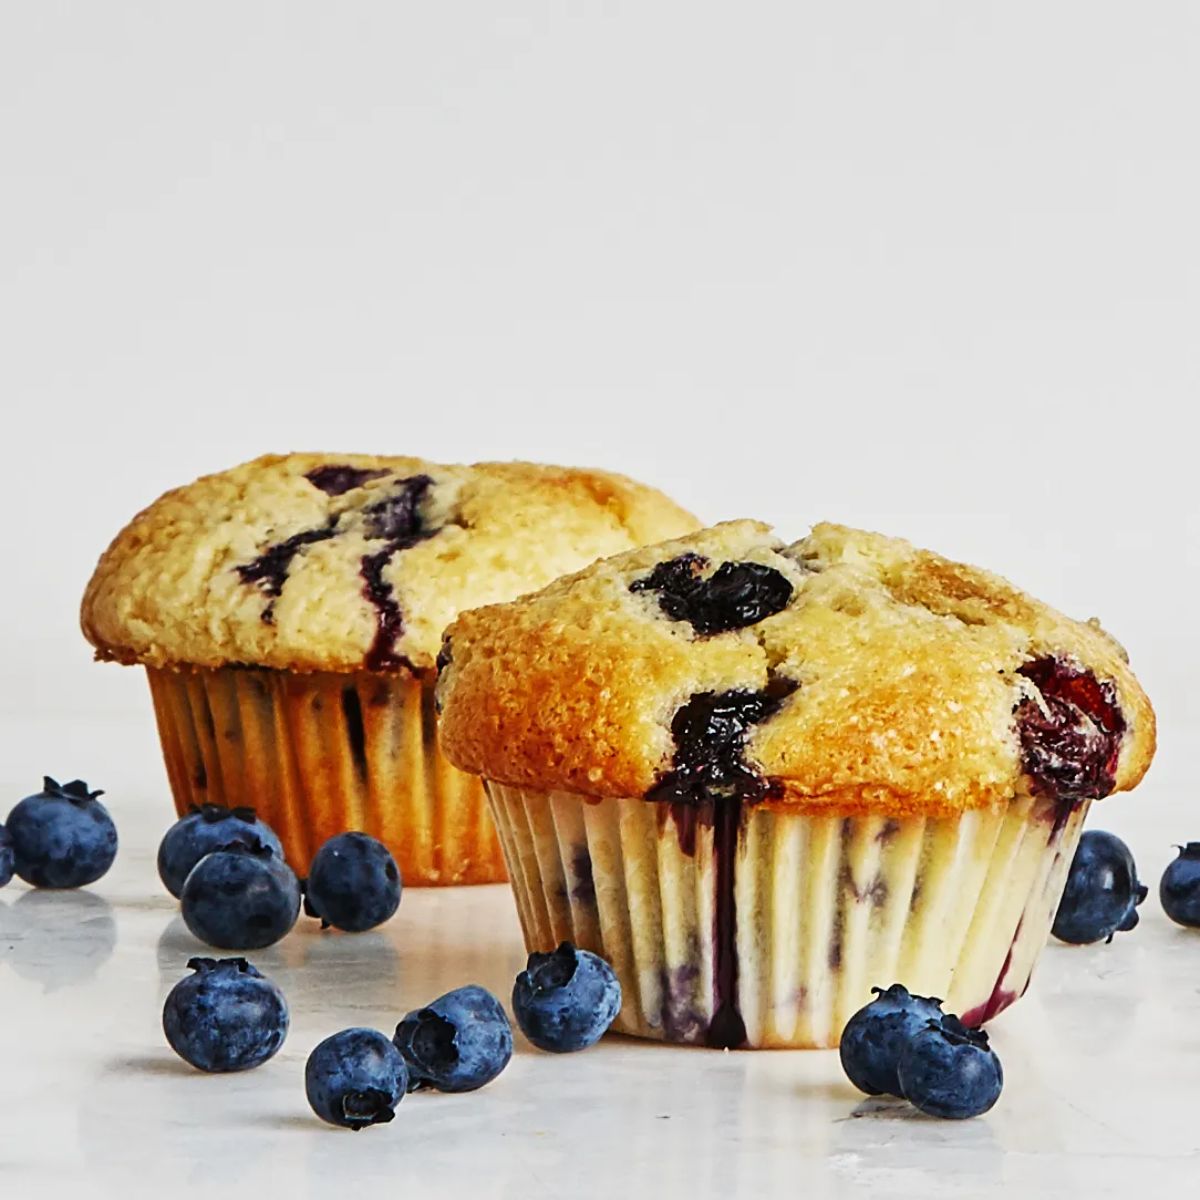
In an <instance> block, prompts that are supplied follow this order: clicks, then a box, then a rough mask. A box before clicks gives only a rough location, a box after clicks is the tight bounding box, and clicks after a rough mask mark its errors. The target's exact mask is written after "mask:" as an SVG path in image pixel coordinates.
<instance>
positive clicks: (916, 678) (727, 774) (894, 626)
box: [438, 521, 1155, 816]
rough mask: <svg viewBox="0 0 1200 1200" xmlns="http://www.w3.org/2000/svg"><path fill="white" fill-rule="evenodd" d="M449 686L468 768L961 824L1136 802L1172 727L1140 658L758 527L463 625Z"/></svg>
mask: <svg viewBox="0 0 1200 1200" xmlns="http://www.w3.org/2000/svg"><path fill="white" fill-rule="evenodd" d="M443 661H444V662H445V664H446V665H445V667H444V669H443V671H442V675H441V678H440V680H439V684H438V698H439V702H440V703H441V705H442V709H443V712H442V722H441V737H442V745H443V749H444V751H445V753H446V755H447V757H448V758H449V759H450V760H451V761H452V762H453V763H455V764H456V765H457V766H459V767H462V768H464V769H466V770H468V771H472V772H475V773H477V774H481V775H484V776H487V777H488V778H491V779H494V780H497V781H499V782H501V783H506V784H512V785H517V786H527V787H532V788H537V789H544V790H565V791H571V792H577V793H582V794H588V795H594V796H626V797H635V796H644V797H646V798H647V799H658V800H666V801H674V802H690V803H699V802H701V801H703V800H705V799H706V798H709V797H722V796H724V797H730V796H732V797H738V798H741V799H745V800H748V801H754V802H761V803H767V804H778V805H794V804H801V805H806V806H826V807H828V808H830V809H833V810H837V811H843V812H855V811H859V810H862V809H864V808H869V809H872V810H877V811H882V812H886V813H888V814H891V815H896V816H904V815H908V814H911V813H923V814H927V815H936V814H938V813H944V814H950V813H953V812H956V811H960V810H962V809H965V808H970V807H975V806H980V805H984V804H989V803H992V802H995V801H999V800H1004V799H1008V798H1011V797H1013V796H1015V795H1017V794H1030V793H1032V794H1035V795H1048V796H1051V797H1054V798H1056V799H1061V800H1064V801H1069V802H1074V801H1076V800H1080V799H1083V798H1085V797H1086V798H1096V797H1100V796H1104V795H1107V794H1108V793H1109V792H1112V791H1115V790H1120V789H1125V788H1130V787H1133V786H1134V784H1136V783H1137V782H1138V780H1139V779H1141V777H1142V775H1143V774H1144V773H1145V771H1146V768H1147V766H1148V765H1149V763H1150V759H1151V757H1152V756H1153V753H1154V737H1155V727H1154V712H1153V710H1152V709H1151V707H1150V704H1149V701H1148V700H1147V699H1146V696H1145V693H1144V692H1143V691H1142V689H1141V687H1140V686H1139V685H1138V683H1137V680H1136V679H1135V678H1134V677H1133V674H1132V673H1131V672H1130V670H1129V667H1128V665H1127V659H1126V656H1125V653H1124V651H1123V650H1122V648H1121V646H1120V645H1119V644H1118V643H1117V642H1116V641H1115V640H1114V639H1113V638H1112V637H1110V636H1109V635H1108V634H1107V633H1105V632H1104V631H1103V630H1102V629H1101V628H1100V627H1099V625H1098V624H1096V623H1095V622H1094V621H1093V622H1088V623H1082V622H1079V621H1073V620H1071V619H1069V618H1067V617H1064V616H1063V615H1062V614H1060V613H1058V612H1056V611H1055V610H1054V609H1052V608H1050V607H1048V606H1047V605H1045V604H1042V603H1040V602H1039V601H1037V600H1034V599H1033V598H1032V597H1030V596H1028V595H1026V594H1025V593H1023V592H1021V591H1018V590H1017V589H1016V588H1014V587H1012V586H1011V585H1010V584H1008V583H1006V582H1005V581H1004V580H1003V579H1000V578H999V577H997V576H995V575H992V574H989V573H987V572H985V571H981V570H978V569H977V568H975V567H970V566H965V565H963V564H961V563H956V562H951V561H949V560H948V559H945V558H941V557H940V556H938V555H936V554H931V553H929V552H928V551H925V550H918V549H915V548H914V547H913V546H911V545H910V544H909V543H908V542H906V541H901V540H899V539H896V538H889V537H883V536H881V535H879V534H875V533H865V532H863V531H861V530H856V529H848V528H845V527H844V526H841V525H829V524H822V525H818V526H816V527H815V528H814V529H813V531H812V533H811V534H810V535H809V536H808V537H806V538H804V539H802V540H801V541H799V542H796V543H795V544H793V545H790V546H788V545H784V544H783V543H782V542H781V541H780V540H779V539H777V538H775V537H774V536H772V534H771V532H770V529H769V528H768V527H767V526H765V525H761V524H759V523H757V522H754V521H733V522H729V523H727V524H723V525H718V526H716V527H714V528H712V529H705V530H702V531H701V532H699V533H695V534H692V535H691V536H687V537H684V538H682V539H680V540H678V541H672V542H667V543H665V544H663V545H660V546H651V547H647V548H643V549H639V550H634V551H632V552H630V553H626V554H620V555H617V556H616V557H615V558H610V559H607V560H605V561H603V562H598V563H595V564H594V565H592V566H590V567H588V568H586V569H585V570H583V571H581V572H579V573H578V574H576V575H573V576H570V577H569V578H565V579H560V580H558V581H556V582H555V583H552V584H551V585H550V586H549V587H547V588H545V589H544V590H543V591H541V592H538V593H537V594H535V595H531V596H525V597H523V598H522V599H520V600H516V601H514V602H512V603H509V604H500V605H494V606H492V607H489V608H481V609H477V610H475V611H473V612H465V613H463V614H462V615H461V616H460V617H459V618H458V620H457V621H455V623H454V624H453V625H452V626H451V627H450V629H449V631H448V635H447V646H446V648H445V650H443Z"/></svg>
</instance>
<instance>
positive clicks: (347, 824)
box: [148, 667, 506, 885]
mask: <svg viewBox="0 0 1200 1200" xmlns="http://www.w3.org/2000/svg"><path fill="white" fill-rule="evenodd" d="M148 674H149V677H150V689H151V692H152V693H153V696H154V711H155V715H156V717H157V720H158V731H159V736H160V738H161V741H162V746H163V754H164V756H165V758H166V765H167V774H168V776H169V778H170V781H171V790H172V792H173V793H174V797H175V806H176V809H177V811H178V812H179V813H180V814H182V813H184V812H186V811H187V810H188V808H189V807H190V806H191V805H193V804H224V805H228V806H230V807H235V806H237V805H249V806H252V807H253V808H255V809H256V810H257V812H258V814H259V816H261V817H262V819H263V820H264V821H266V822H267V823H268V824H269V825H270V826H271V827H272V828H273V829H274V830H275V832H276V833H278V834H279V836H280V838H281V839H282V841H283V845H284V850H285V851H286V853H287V857H288V861H289V862H290V863H291V865H292V867H293V868H294V869H295V870H296V871H297V873H298V874H300V875H304V874H307V871H308V864H309V861H310V860H311V858H312V856H313V854H315V853H316V851H317V849H318V847H319V846H320V845H321V843H322V842H324V841H325V840H326V839H327V838H330V837H332V836H333V835H334V834H336V833H342V832H344V831H346V830H349V829H358V830H362V831H364V832H365V833H369V834H370V835H371V836H372V837H376V838H378V839H379V840H380V841H381V842H383V843H384V844H385V845H386V846H387V847H388V849H389V850H390V851H391V852H392V854H393V856H394V857H395V859H396V862H397V865H398V866H399V867H400V874H401V877H402V878H403V880H404V883H405V884H418V885H420V884H453V883H495V882H499V881H502V880H503V879H504V878H505V877H506V876H505V871H504V860H503V857H502V854H501V851H500V846H499V843H498V841H497V839H496V833H495V829H494V826H493V825H492V820H491V817H490V815H489V813H488V809H487V800H486V797H485V795H484V792H483V787H482V785H481V784H480V782H479V781H478V780H477V779H475V778H474V777H472V776H470V775H466V774H464V773H463V772H461V771H459V770H457V769H456V768H455V767H452V766H451V765H450V764H449V763H448V762H447V761H446V760H445V759H444V758H443V757H442V755H441V751H440V750H439V749H438V745H437V716H436V713H435V711H434V706H433V685H432V683H426V682H423V681H421V680H419V679H414V678H411V677H407V676H400V675H381V674H373V673H370V672H363V673H359V674H333V673H314V674H299V673H293V672H288V671H273V670H265V669H258V668H253V667H225V668H220V669H216V670H207V669H202V668H196V667H181V668H164V669H148Z"/></svg>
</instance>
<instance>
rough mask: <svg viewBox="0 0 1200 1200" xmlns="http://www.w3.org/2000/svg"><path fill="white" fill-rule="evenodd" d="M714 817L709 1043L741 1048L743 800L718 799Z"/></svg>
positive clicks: (723, 1047)
mask: <svg viewBox="0 0 1200 1200" xmlns="http://www.w3.org/2000/svg"><path fill="white" fill-rule="evenodd" d="M714 803H715V808H716V811H715V814H714V817H713V869H714V871H715V873H716V880H715V885H714V890H715V892H716V912H715V913H714V914H713V946H714V950H715V957H716V969H715V971H714V979H713V985H714V986H713V1018H712V1021H711V1022H710V1023H709V1026H708V1044H709V1045H710V1046H715V1047H716V1048H717V1049H721V1050H724V1049H730V1050H734V1049H737V1047H738V1046H741V1045H744V1044H745V1041H746V1023H745V1022H744V1021H743V1020H742V1014H741V1012H739V1011H738V951H737V895H736V893H735V891H734V882H735V879H734V876H735V870H736V865H737V862H736V859H737V844H738V830H739V828H740V826H741V823H742V802H741V801H740V800H717V801H715V802H714Z"/></svg>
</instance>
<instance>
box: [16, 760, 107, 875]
mask: <svg viewBox="0 0 1200 1200" xmlns="http://www.w3.org/2000/svg"><path fill="white" fill-rule="evenodd" d="M102 795H104V793H103V792H90V791H88V786H87V784H86V783H84V782H83V780H82V779H75V780H73V781H72V782H70V783H64V784H61V785H60V784H57V783H55V782H54V780H53V779H51V778H50V777H49V776H47V777H46V779H45V780H44V781H43V786H42V790H41V791H40V792H38V793H36V794H35V795H33V796H26V797H25V799H24V800H22V801H21V802H20V804H18V805H17V806H16V808H14V809H13V810H12V812H11V813H9V814H8V836H9V837H10V838H11V839H12V855H13V868H14V870H15V871H16V873H17V874H18V875H20V877H21V878H22V879H24V880H25V882H26V883H32V884H33V885H34V887H45V888H77V887H84V886H85V885H86V884H89V883H95V882H96V880H97V879H99V878H100V877H101V876H102V875H103V874H104V873H105V872H106V871H107V870H108V868H109V867H111V866H112V864H113V859H114V858H116V856H117V827H116V826H115V825H114V824H113V820H112V817H110V816H109V815H108V809H106V808H105V807H104V805H103V804H101V803H100V802H99V801H98V800H97V799H96V797H97V796H102Z"/></svg>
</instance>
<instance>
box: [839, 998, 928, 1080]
mask: <svg viewBox="0 0 1200 1200" xmlns="http://www.w3.org/2000/svg"><path fill="white" fill-rule="evenodd" d="M871 990H872V991H873V992H874V993H875V997H876V998H875V999H874V1000H872V1001H871V1003H870V1004H868V1005H866V1006H865V1007H864V1008H860V1009H859V1010H858V1012H856V1013H855V1014H854V1016H852V1017H851V1018H850V1020H849V1022H848V1023H847V1025H846V1028H845V1030H843V1032H842V1040H841V1045H840V1047H839V1053H840V1054H841V1058H842V1070H843V1071H845V1072H846V1077H847V1078H848V1079H849V1080H850V1082H851V1083H852V1084H854V1086H855V1087H856V1088H858V1090H859V1091H860V1092H866V1093H867V1095H868V1096H879V1095H886V1096H900V1095H902V1094H903V1093H902V1092H901V1091H900V1080H899V1079H898V1078H897V1076H896V1066H897V1064H898V1063H899V1061H900V1055H901V1053H902V1051H903V1050H904V1047H905V1046H906V1045H907V1044H908V1042H910V1041H911V1040H912V1038H913V1036H914V1035H915V1034H916V1033H918V1032H919V1031H920V1030H922V1029H924V1028H925V1027H926V1026H927V1025H928V1024H929V1022H930V1021H935V1020H937V1019H938V1018H940V1017H941V1015H942V1002H941V1001H940V1000H938V999H936V998H935V997H933V996H914V995H912V994H911V993H910V992H909V990H908V989H907V988H906V987H905V986H904V985H903V984H901V983H893V984H892V986H891V987H890V988H887V989H886V990H884V989H883V988H872V989H871Z"/></svg>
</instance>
